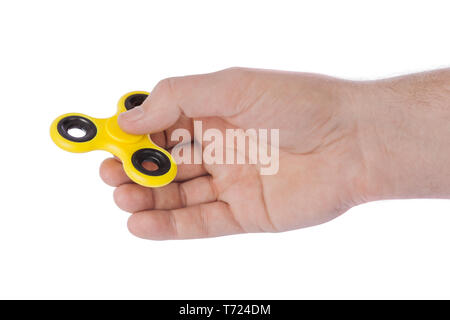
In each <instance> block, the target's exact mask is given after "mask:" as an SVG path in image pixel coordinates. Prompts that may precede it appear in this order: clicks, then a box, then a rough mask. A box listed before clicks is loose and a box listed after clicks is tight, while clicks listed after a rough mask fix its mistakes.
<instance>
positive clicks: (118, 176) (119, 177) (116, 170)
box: [100, 158, 131, 187]
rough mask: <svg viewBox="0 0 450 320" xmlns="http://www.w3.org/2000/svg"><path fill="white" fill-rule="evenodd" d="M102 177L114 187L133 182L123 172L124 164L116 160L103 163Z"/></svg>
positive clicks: (110, 159)
mask: <svg viewBox="0 0 450 320" xmlns="http://www.w3.org/2000/svg"><path fill="white" fill-rule="evenodd" d="M100 177H101V178H102V180H103V181H104V182H105V183H106V184H108V185H110V186H112V187H117V186H120V185H122V184H124V183H130V182H131V179H130V178H128V176H127V175H126V174H125V171H124V170H123V166H122V163H121V162H120V160H117V159H115V158H108V159H105V160H104V161H103V162H102V164H101V165H100Z"/></svg>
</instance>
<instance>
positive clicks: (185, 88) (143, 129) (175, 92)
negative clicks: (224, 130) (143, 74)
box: [118, 68, 251, 134]
mask: <svg viewBox="0 0 450 320" xmlns="http://www.w3.org/2000/svg"><path fill="white" fill-rule="evenodd" d="M250 79H251V77H248V72H247V71H246V70H245V69H240V68H232V69H226V70H223V71H219V72H215V73H209V74H202V75H193V76H185V77H176V78H168V79H165V80H162V81H160V82H159V83H158V84H157V85H156V87H155V88H154V89H153V91H152V93H151V94H150V96H149V97H148V98H147V99H146V100H145V101H144V103H143V104H142V105H141V106H140V107H136V108H133V109H131V110H130V111H127V112H124V113H121V114H120V115H119V119H118V121H119V125H120V126H121V128H122V129H123V130H125V131H127V132H129V133H132V134H144V133H149V132H159V131H163V130H165V129H167V128H169V127H170V126H172V125H173V124H174V123H175V122H176V121H177V120H178V118H179V117H180V115H181V114H182V113H183V114H184V115H186V116H187V117H190V118H193V117H211V116H221V117H230V116H233V115H236V114H238V113H239V111H240V108H241V105H240V103H239V101H240V100H241V98H242V97H241V96H242V93H243V92H244V91H245V88H246V87H247V86H248V84H249V83H250V81H251V80H250Z"/></svg>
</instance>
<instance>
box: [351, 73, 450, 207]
mask: <svg viewBox="0 0 450 320" xmlns="http://www.w3.org/2000/svg"><path fill="white" fill-rule="evenodd" d="M354 97H355V99H354V103H355V110H356V111H355V115H356V117H357V119H356V123H357V127H358V141H359V142H360V147H361V154H362V159H363V161H364V167H365V168H366V172H365V175H366V179H365V180H366V182H367V184H366V190H365V193H366V195H365V197H366V198H367V199H368V200H376V199H395V198H450V71H449V70H441V71H434V72H431V73H424V74H417V75H410V76H405V77H399V78H393V79H387V80H380V81H370V82H360V83H357V84H355V95H354Z"/></svg>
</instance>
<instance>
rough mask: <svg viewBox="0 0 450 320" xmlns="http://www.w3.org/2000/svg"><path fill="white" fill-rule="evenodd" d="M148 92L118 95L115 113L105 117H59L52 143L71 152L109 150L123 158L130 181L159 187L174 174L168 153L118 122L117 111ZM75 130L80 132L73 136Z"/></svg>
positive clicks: (52, 130)
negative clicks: (149, 167) (153, 167)
mask: <svg viewBox="0 0 450 320" xmlns="http://www.w3.org/2000/svg"><path fill="white" fill-rule="evenodd" d="M148 95H149V93H148V92H145V91H133V92H130V93H127V94H126V95H124V96H123V97H122V98H120V100H119V103H118V106H117V112H116V114H115V115H114V116H112V117H111V118H107V119H97V118H92V117H90V116H87V115H84V114H80V113H67V114H64V115H62V116H59V117H58V118H56V119H55V120H54V121H53V123H52V125H51V127H50V135H51V137H52V139H53V142H55V144H56V145H57V146H59V147H60V148H62V149H64V150H66V151H70V152H88V151H92V150H105V151H108V152H111V153H112V154H113V155H115V156H116V157H118V158H119V159H120V160H121V161H122V164H123V169H124V170H125V173H126V174H127V175H128V177H130V179H131V180H133V181H134V182H136V183H137V184H140V185H142V186H145V187H162V186H164V185H166V184H168V183H170V182H171V181H172V180H173V179H174V178H175V176H176V174H177V165H176V163H175V161H174V160H173V158H172V156H171V155H170V153H169V152H167V151H166V150H164V149H162V148H160V147H158V146H157V145H155V144H154V143H153V142H152V140H151V139H150V136H149V135H133V134H129V133H126V132H124V131H122V129H121V128H120V127H119V124H118V123H117V117H118V115H119V114H120V113H122V112H125V111H127V110H131V109H133V108H134V107H137V106H139V105H141V104H142V103H143V102H144V100H145V99H146V98H147V96H148ZM74 129H78V130H74ZM77 131H78V133H81V134H77V135H75V134H74V132H77ZM146 162H151V163H153V164H154V165H156V167H157V168H156V169H155V170H150V169H147V168H148V166H147V168H146V166H145V164H146Z"/></svg>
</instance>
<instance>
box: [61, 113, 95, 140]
mask: <svg viewBox="0 0 450 320" xmlns="http://www.w3.org/2000/svg"><path fill="white" fill-rule="evenodd" d="M57 128H58V132H59V134H60V135H61V136H63V137H64V138H66V139H67V140H70V141H73V142H86V141H89V140H92V139H94V137H95V136H96V135H97V127H96V126H95V124H94V123H93V122H92V121H91V120H89V119H87V118H85V117H81V116H68V117H65V118H62V119H61V120H59V122H58V126H57ZM74 128H76V129H80V130H83V131H84V132H85V135H84V136H82V137H74V136H71V135H70V134H69V130H70V129H74Z"/></svg>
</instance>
